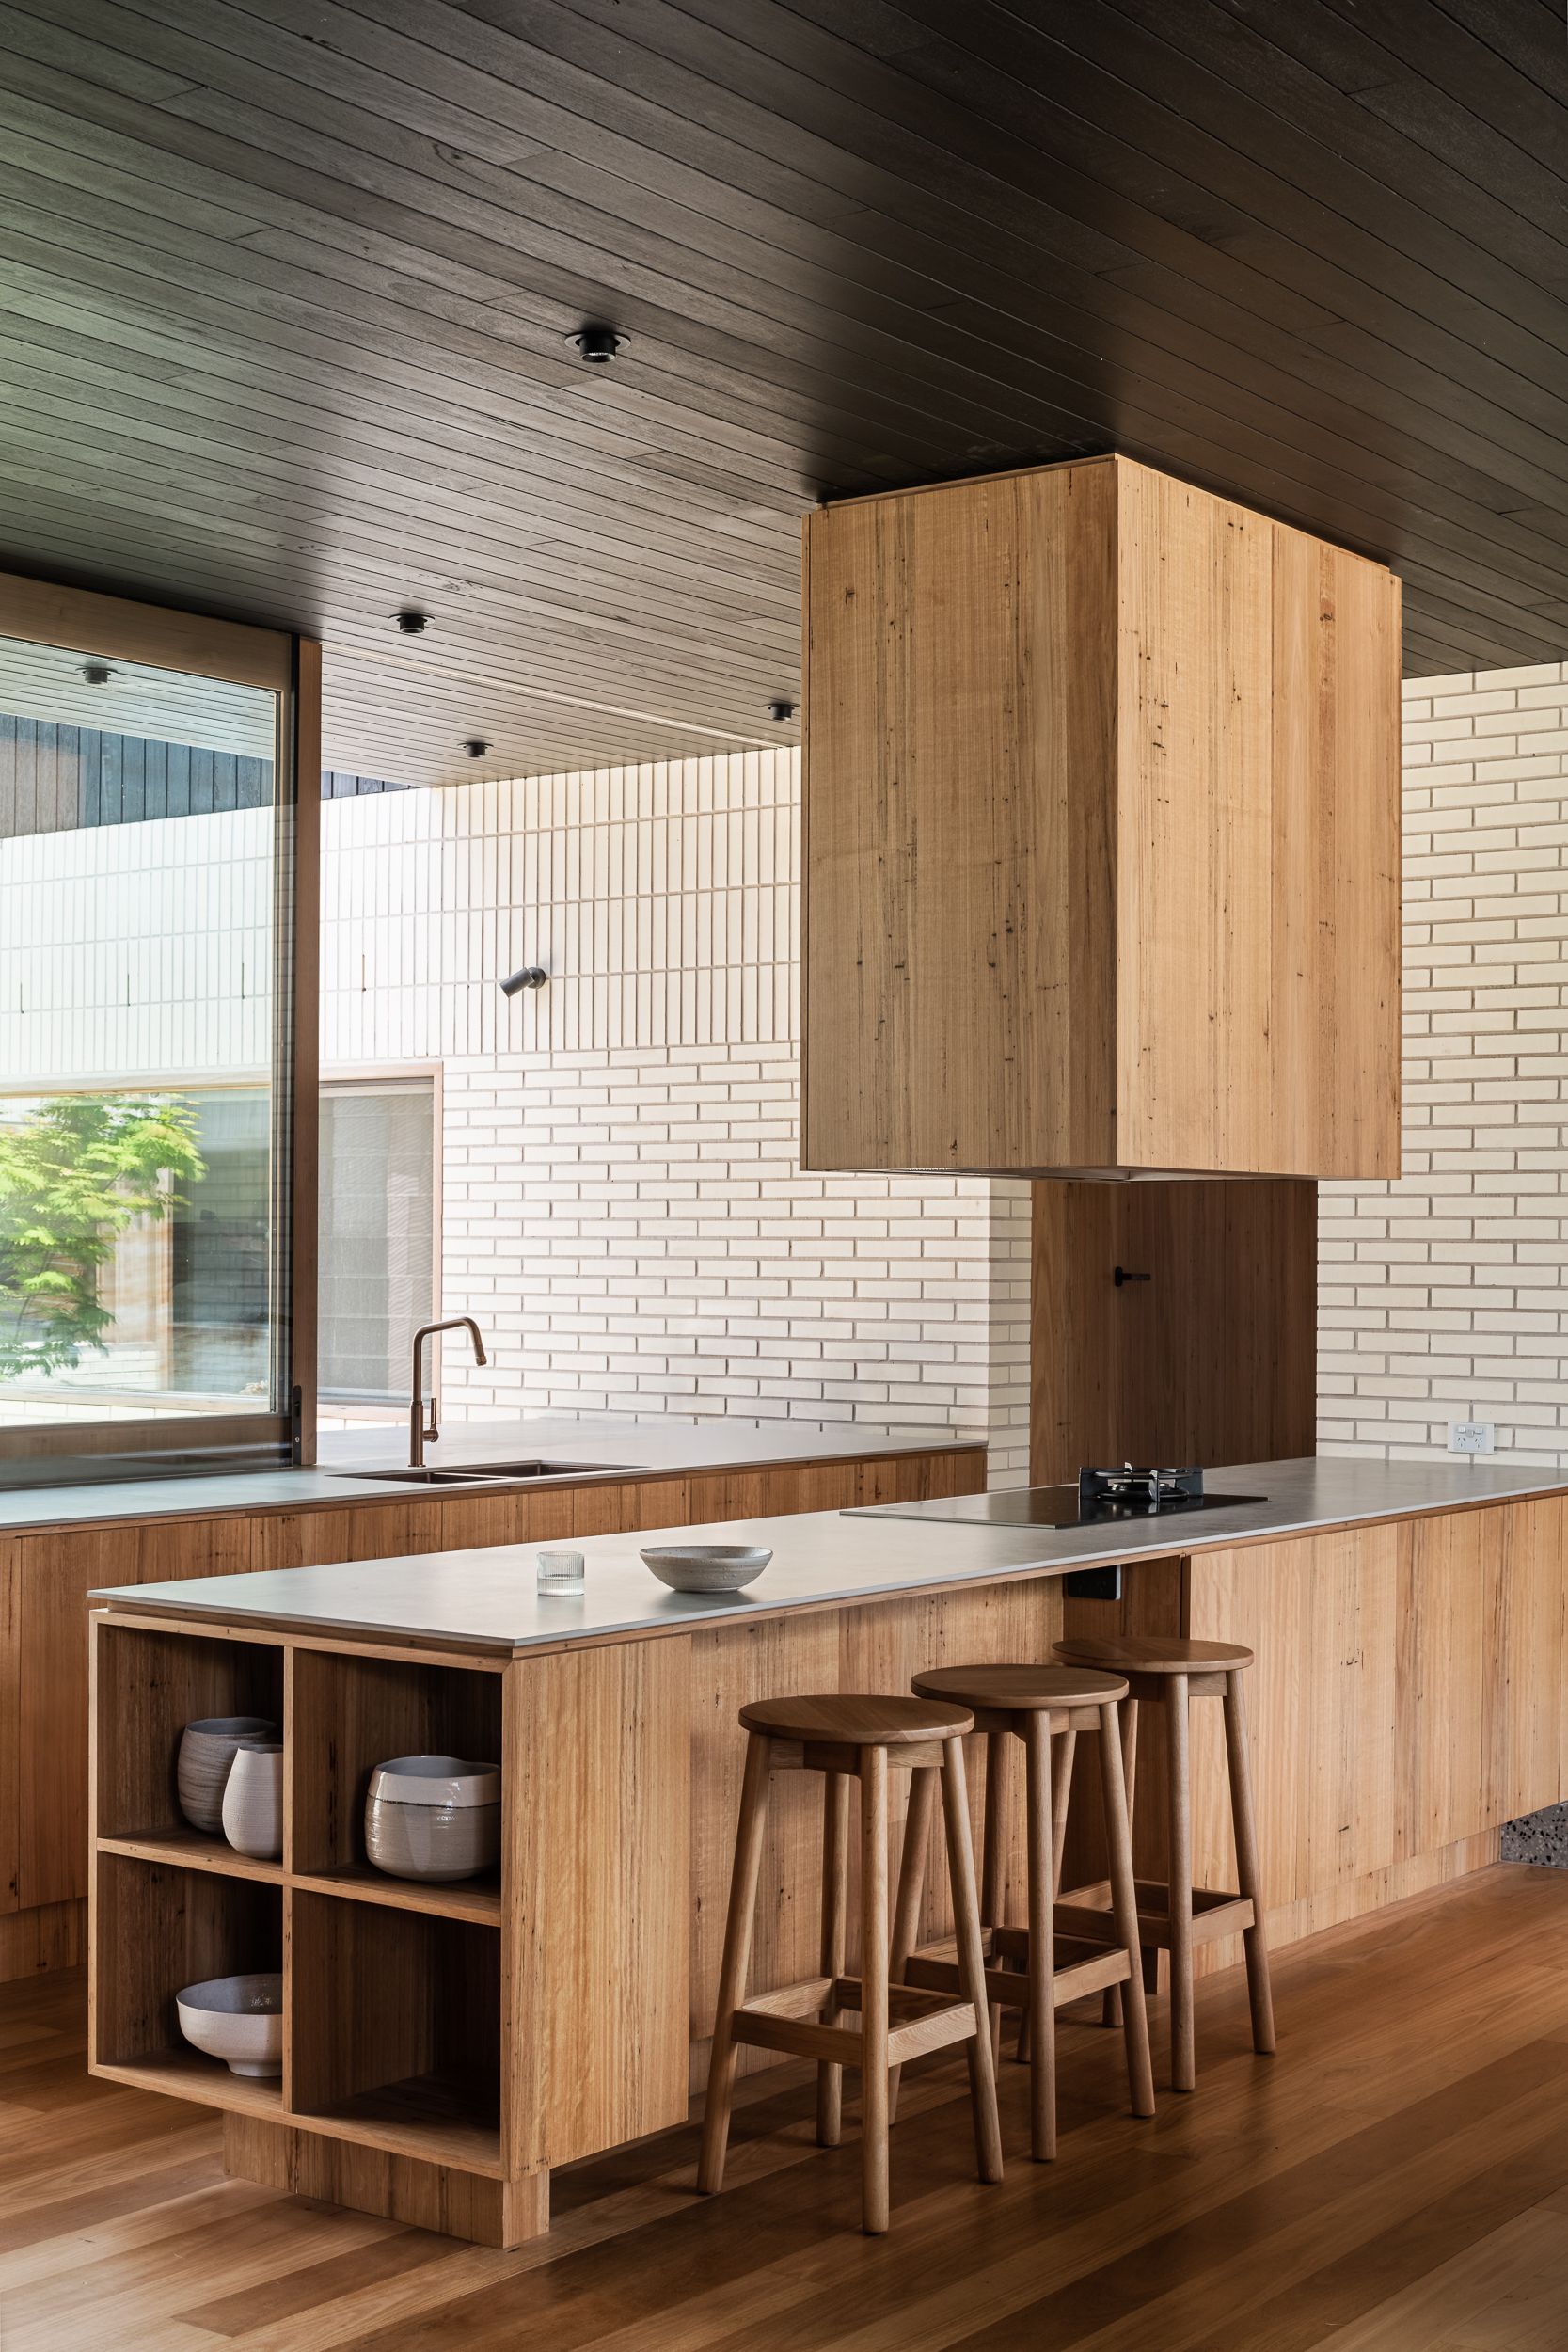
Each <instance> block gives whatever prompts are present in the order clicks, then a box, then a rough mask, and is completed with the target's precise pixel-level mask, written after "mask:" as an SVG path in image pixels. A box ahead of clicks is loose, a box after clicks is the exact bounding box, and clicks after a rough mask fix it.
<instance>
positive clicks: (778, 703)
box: [768, 694, 795, 726]
mask: <svg viewBox="0 0 1568 2352" xmlns="http://www.w3.org/2000/svg"><path fill="white" fill-rule="evenodd" d="M794 716H795V705H794V704H793V703H786V702H785V701H784V696H783V695H782V694H778V695H775V696H774V698H773V700H772V701H771V702H770V703H769V704H768V717H769V718H770V719H771V720H773V721H774V723H775V724H777V725H779V726H783V724H784V721H785V720H786V719H793V718H794Z"/></svg>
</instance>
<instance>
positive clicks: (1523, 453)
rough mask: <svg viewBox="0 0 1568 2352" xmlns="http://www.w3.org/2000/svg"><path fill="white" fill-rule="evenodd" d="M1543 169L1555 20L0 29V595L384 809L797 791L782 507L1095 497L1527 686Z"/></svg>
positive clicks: (860, 4) (1552, 109)
mask: <svg viewBox="0 0 1568 2352" xmlns="http://www.w3.org/2000/svg"><path fill="white" fill-rule="evenodd" d="M1565 154H1568V64H1565V62H1564V58H1563V54H1562V40H1561V29H1560V24H1556V23H1555V22H1554V12H1553V11H1552V10H1551V9H1550V8H1548V7H1547V6H1545V5H1544V0H1181V5H1180V7H1172V6H1170V5H1169V0H1034V5H1031V6H1029V7H1027V8H1025V7H1023V6H1022V5H1018V6H1006V5H1003V0H745V5H743V6H737V5H736V0H467V5H464V6H453V5H442V4H441V0H12V4H11V5H6V6H0V322H3V326H0V491H3V493H4V516H5V519H4V526H3V542H4V543H3V546H0V560H3V561H4V562H6V563H7V564H9V565H10V566H12V567H13V568H19V569H23V570H29V569H30V570H35V571H38V572H40V574H44V575H46V576H55V577H60V578H67V579H71V580H78V581H82V582H85V583H87V584H90V585H95V586H103V587H106V588H110V589H114V590H119V591H120V592H121V593H126V594H132V595H140V596H151V597H154V598H156V599H159V600H162V601H166V602H170V603H179V602H181V601H190V602H193V603H200V604H203V605H206V606H208V607H209V608H210V609H213V610H214V611H220V612H230V613H235V614H238V615H240V616H242V617H246V618H253V619H256V620H261V621H265V622H270V623H273V624H278V623H285V624H289V625H293V626H295V627H299V628H304V629H308V630H313V631H319V632H320V633H321V634H322V635H323V637H324V639H325V644H326V647H327V665H326V675H327V713H326V741H327V756H328V762H329V764H330V765H331V766H333V767H335V768H338V769H341V770H343V771H349V772H357V773H360V774H369V773H372V772H373V771H374V770H375V769H376V767H377V765H378V764H379V765H381V766H383V767H385V766H387V765H388V762H392V763H395V764H394V765H392V767H391V769H390V772H392V773H393V774H394V775H395V776H396V777H397V778H398V780H400V781H402V780H408V781H432V780H436V779H439V778H442V777H448V776H452V775H458V774H471V773H473V772H474V770H473V768H472V767H471V765H470V764H468V763H467V762H466V761H465V760H464V758H463V755H462V751H461V745H462V740H463V739H464V737H465V736H467V735H470V734H476V733H477V734H481V735H483V736H484V737H486V738H487V739H491V740H492V741H493V742H494V744H495V747H496V748H495V752H494V754H493V755H492V757H491V758H490V760H489V761H488V763H487V768H486V772H501V771H512V772H524V771H531V770H543V769H553V768H557V767H560V766H562V765H563V764H570V763H573V762H580V763H581V764H600V763H602V762H603V761H605V760H609V759H620V758H626V757H635V756H638V755H653V747H655V746H657V749H658V751H659V752H661V753H669V754H672V755H673V753H674V752H677V751H680V752H700V751H703V750H712V749H717V748H720V747H721V746H722V745H724V744H725V743H731V742H733V743H737V744H744V743H753V744H766V743H773V742H780V741H784V740H787V739H789V737H790V735H791V734H792V733H793V731H794V730H793V727H792V726H791V725H788V724H785V725H779V724H776V723H773V722H771V721H770V720H769V719H768V717H767V715H766V714H767V707H768V702H769V700H771V699H772V698H773V697H775V696H783V697H784V698H785V699H788V700H793V699H794V698H795V696H796V694H797V692H798V668H797V664H798V613H799V602H798V561H799V549H798V518H799V516H800V513H801V512H802V511H803V510H804V509H805V508H806V507H808V506H809V505H810V504H812V503H813V502H814V501H816V500H817V499H818V498H821V497H825V496H826V497H832V496H836V495H843V494H845V493H847V492H853V491H856V490H863V489H867V488H875V487H878V486H880V485H887V484H898V483H914V482H921V481H932V480H941V479H944V478H950V477H953V476H957V475H961V474H964V473H970V472H974V471H983V470H986V469H990V468H992V467H998V466H1007V465H1017V464H1029V463H1037V462H1042V461H1047V460H1049V459H1052V458H1055V457H1060V456H1065V455H1069V454H1074V453H1080V452H1085V451H1094V450H1101V449H1109V448H1117V449H1122V450H1125V451H1127V452H1128V453H1130V454H1132V455H1135V456H1139V457H1143V458H1145V459H1147V460H1148V462H1150V463H1152V464H1155V465H1161V466H1164V467H1166V468H1168V469H1171V470H1173V471H1176V472H1179V473H1183V474H1186V475H1188V476H1189V477H1190V478H1192V479H1194V480H1195V481H1198V482H1201V483H1203V484H1205V485H1207V486H1210V487H1212V488H1216V489H1219V490H1221V491H1223V492H1225V493H1227V494H1228V495H1230V496H1233V497H1236V498H1238V499H1241V500H1243V501H1247V502H1250V503H1252V504H1255V505H1259V506H1260V507H1263V508H1264V509H1266V510H1267V511H1269V512H1271V513H1275V514H1278V515H1281V516H1284V517H1286V518H1287V519H1289V520H1291V521H1295V522H1299V523H1301V524H1303V525H1304V526H1306V527H1307V528H1308V529H1311V530H1315V531H1319V532H1323V533H1324V534H1325V535H1327V536H1329V537H1332V538H1335V539H1338V540H1340V541H1342V542H1344V543H1345V544H1347V545H1350V546H1354V547H1357V548H1362V549H1364V550H1366V551H1367V552H1369V553H1371V554H1375V555H1378V556H1380V557H1382V558H1383V559H1385V560H1386V561H1389V562H1392V563H1393V564H1395V565H1396V566H1397V568H1398V569H1399V570H1400V571H1401V573H1402V577H1403V579H1404V582H1405V606H1406V665H1407V668H1408V669H1410V670H1411V671H1413V672H1415V673H1418V674H1419V673H1428V672H1433V671H1438V670H1446V669H1457V668H1465V667H1471V666H1476V665H1482V666H1485V665H1494V664H1499V663H1501V664H1507V663H1513V662H1520V661H1529V660H1557V659H1560V658H1561V656H1562V652H1563V639H1564V632H1565V629H1568V409H1565V404H1564V402H1563V399H1562V395H1561V389H1560V386H1561V381H1562V374H1563V367H1564V361H1565V360H1568V173H1565V171H1564V156H1565ZM585 322H588V323H592V322H604V323H611V324H614V325H615V326H618V327H620V328H621V329H622V330H623V331H625V332H626V333H629V335H630V337H631V339H632V340H631V343H630V346H629V348H628V350H627V351H626V354H625V355H624V356H623V358H621V359H619V360H618V361H617V362H616V364H615V366H614V367H613V368H612V369H610V370H589V369H585V368H583V367H581V366H580V365H579V363H578V361H577V359H576V358H575V357H574V356H573V355H571V354H570V353H569V352H568V350H567V349H566V346H565V344H564V341H563V339H564V338H565V336H566V335H567V334H568V333H569V332H570V331H571V330H573V329H574V328H575V327H576V326H579V325H581V324H583V323H585ZM407 603H415V604H418V605H420V606H421V607H422V608H424V609H426V610H428V611H429V612H431V614H432V616H433V625H432V628H431V629H430V630H429V632H428V633H427V635H426V636H425V637H423V638H420V639H413V640H405V639H402V638H400V637H399V636H398V635H397V633H396V631H395V628H393V625H392V615H393V613H394V612H396V611H397V610H398V609H399V608H400V607H401V606H403V605H404V604H407Z"/></svg>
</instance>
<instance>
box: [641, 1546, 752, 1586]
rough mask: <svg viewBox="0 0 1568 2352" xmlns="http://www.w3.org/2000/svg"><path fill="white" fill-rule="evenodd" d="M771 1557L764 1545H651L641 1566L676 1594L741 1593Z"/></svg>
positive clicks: (643, 1557)
mask: <svg viewBox="0 0 1568 2352" xmlns="http://www.w3.org/2000/svg"><path fill="white" fill-rule="evenodd" d="M772 1557H773V1555H772V1553H771V1552H770V1551H768V1550H767V1549H764V1547H763V1546H762V1545H761V1544H650V1545H649V1546H648V1548H647V1549H646V1550H645V1551H644V1552H643V1554H642V1564H643V1565H644V1566H645V1567H648V1568H651V1569H652V1570H653V1572H654V1574H655V1576H657V1579H658V1581H659V1582H660V1583H661V1584H668V1585H670V1586H671V1587H672V1589H673V1591H675V1592H677V1593H738V1592H739V1590H740V1588H741V1586H742V1585H743V1584H750V1583H751V1582H752V1581H753V1580H754V1579H755V1578H756V1577H759V1576H760V1575H761V1574H762V1572H763V1570H764V1568H765V1567H766V1566H767V1565H768V1562H769V1560H771V1559H772Z"/></svg>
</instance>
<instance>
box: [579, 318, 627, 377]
mask: <svg viewBox="0 0 1568 2352" xmlns="http://www.w3.org/2000/svg"><path fill="white" fill-rule="evenodd" d="M563 341H565V342H569V343H570V344H571V345H572V346H573V348H574V349H575V351H576V352H577V355H578V358H579V359H580V360H581V361H582V362H583V364H584V365H585V366H586V367H590V368H608V367H609V365H610V361H611V360H612V359H618V358H620V356H621V354H622V352H623V351H626V349H628V348H629V346H630V343H631V337H630V336H629V335H623V334H622V332H621V330H620V328H619V327H618V326H579V327H578V329H577V331H576V333H575V334H571V335H567V336H565V337H564V338H563Z"/></svg>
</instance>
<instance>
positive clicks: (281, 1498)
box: [0, 1414, 983, 1535]
mask: <svg viewBox="0 0 1568 2352" xmlns="http://www.w3.org/2000/svg"><path fill="white" fill-rule="evenodd" d="M982 1442H983V1440H981V1439H980V1438H961V1437H956V1436H955V1435H954V1434H953V1433H952V1431H950V1430H945V1429H863V1428H862V1427H860V1425H859V1424H858V1423H856V1422H821V1423H818V1422H788V1421H734V1420H730V1419H728V1418H726V1419H725V1420H723V1421H714V1422H696V1421H693V1422H682V1421H672V1420H660V1421H633V1420H625V1419H620V1418H614V1417H610V1416H608V1415H607V1416H605V1417H604V1418H602V1419H593V1420H581V1421H567V1420H564V1419H562V1417H560V1416H559V1415H548V1414H535V1415H521V1416H519V1417H518V1418H517V1419H515V1420H513V1421H494V1422H456V1423H454V1424H453V1425H452V1427H451V1429H449V1430H448V1431H447V1432H446V1434H445V1435H444V1436H443V1437H442V1438H440V1439H439V1440H438V1441H437V1442H436V1444H434V1445H430V1446H427V1447H426V1449H425V1460H426V1461H427V1463H428V1464H429V1465H430V1467H431V1468H432V1469H433V1470H440V1469H443V1468H447V1469H450V1468H451V1467H452V1466H453V1465H456V1464H461V1463H465V1462H495V1461H532V1460H535V1459H538V1458H540V1457H543V1458H545V1459H546V1460H548V1461H551V1462H560V1463H562V1464H563V1465H565V1466H566V1467H565V1468H564V1469H563V1470H562V1474H561V1475H560V1476H559V1477H553V1478H531V1479H529V1480H527V1481H526V1487H527V1491H529V1492H530V1493H532V1492H533V1491H534V1490H535V1489H540V1488H548V1487H551V1486H578V1485H580V1484H581V1482H582V1481H583V1479H585V1478H592V1477H595V1476H600V1477H611V1476H616V1475H620V1476H625V1475H626V1473H627V1472H628V1471H635V1472H639V1473H641V1475H643V1476H644V1477H650V1478H659V1477H679V1476H680V1475H681V1473H682V1472H683V1471H703V1470H752V1469H758V1470H776V1469H781V1468H783V1467H784V1465H785V1464H791V1463H809V1462H842V1461H862V1460H864V1461H874V1460H877V1459H879V1458H880V1457H882V1456H885V1455H888V1454H944V1453H949V1452H953V1451H956V1450H958V1449H969V1448H972V1447H974V1446H977V1445H979V1444H981V1443H982ZM320 1451H321V1456H322V1458H321V1461H320V1462H319V1463H318V1465H317V1466H316V1467H315V1468H314V1469H313V1470H294V1469H291V1468H290V1467H288V1466H287V1465H284V1466H282V1467H280V1468H278V1469H276V1470H235V1471H225V1472H223V1473H221V1474H220V1475H218V1476H216V1477H204V1476H201V1475H200V1474H193V1475H186V1476H183V1477H173V1478H135V1479H103V1480H100V1481H97V1482H87V1483H86V1484H79V1485H71V1486H52V1485H51V1486H11V1487H0V1535H4V1534H21V1533H22V1532H24V1530H26V1529H28V1528H34V1527H63V1526H71V1525H100V1526H103V1525H112V1524H114V1523H115V1522H117V1521H123V1520H128V1519H148V1518H155V1519H163V1518H187V1517H190V1516H192V1515H208V1514H223V1513H228V1512H236V1513H237V1512H251V1511H302V1510H320V1509H321V1508H322V1507H323V1506H324V1505H326V1504H333V1503H340V1504H346V1503H353V1502H415V1501H418V1500H420V1498H426V1499H431V1500H436V1499H438V1498H440V1497H442V1496H454V1495H483V1494H496V1493H508V1494H510V1493H514V1492H518V1491H521V1488H519V1486H518V1483H517V1482H516V1481H515V1480H499V1481H498V1482H497V1483H496V1485H494V1486H492V1485H490V1484H489V1483H488V1482H487V1481H483V1480H479V1479H475V1480H472V1481H467V1480H466V1481H465V1482H464V1483H463V1484H462V1485H461V1486H424V1485H421V1484H420V1482H419V1481H417V1480H412V1479H411V1480H396V1479H389V1478H383V1477H363V1476H360V1477H356V1476H355V1475H354V1472H355V1471H356V1470H359V1471H366V1470H383V1469H385V1470H395V1469H402V1468H403V1466H404V1464H405V1463H406V1461H407V1458H408V1424H407V1422H406V1421H400V1422H395V1423H394V1422H377V1423H373V1424H372V1423H369V1422H367V1423H366V1424H365V1426H364V1427H363V1428H359V1429H335V1430H328V1431H325V1432H324V1433H323V1436H322V1439H321V1448H320Z"/></svg>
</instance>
